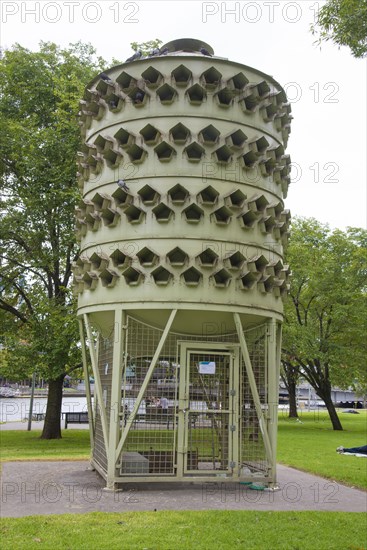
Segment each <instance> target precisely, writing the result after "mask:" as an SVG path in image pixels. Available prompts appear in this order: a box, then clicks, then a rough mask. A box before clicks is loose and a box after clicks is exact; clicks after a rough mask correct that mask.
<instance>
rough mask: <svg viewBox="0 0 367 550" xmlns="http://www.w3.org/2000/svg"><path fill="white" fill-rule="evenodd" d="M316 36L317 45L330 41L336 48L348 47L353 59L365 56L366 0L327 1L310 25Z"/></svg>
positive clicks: (366, 43) (366, 51)
mask: <svg viewBox="0 0 367 550" xmlns="http://www.w3.org/2000/svg"><path fill="white" fill-rule="evenodd" d="M311 31H312V33H313V34H315V35H318V41H317V43H318V44H321V43H322V42H327V41H328V40H332V41H333V42H334V43H335V44H337V45H338V46H348V47H349V48H350V50H351V52H352V54H353V56H354V57H357V58H361V57H365V56H366V55H367V2H366V0H328V1H327V2H326V4H325V5H324V6H322V7H321V8H320V10H319V12H318V14H317V17H316V22H315V24H314V25H311Z"/></svg>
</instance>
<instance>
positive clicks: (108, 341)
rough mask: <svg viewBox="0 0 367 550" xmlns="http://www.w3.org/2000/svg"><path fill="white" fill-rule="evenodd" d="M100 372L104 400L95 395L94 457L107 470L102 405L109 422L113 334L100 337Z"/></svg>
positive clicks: (98, 346) (98, 348)
mask: <svg viewBox="0 0 367 550" xmlns="http://www.w3.org/2000/svg"><path fill="white" fill-rule="evenodd" d="M97 350H98V357H97V360H98V374H99V377H100V380H101V386H102V400H101V403H99V402H98V399H97V396H96V395H95V407H96V421H95V437H94V449H93V458H94V460H95V461H96V462H98V464H99V465H100V466H101V467H102V468H103V470H105V471H107V455H106V449H105V442H104V437H103V430H102V420H101V407H104V408H105V410H106V417H107V422H109V418H110V408H111V381H112V360H113V334H111V335H110V337H109V338H104V337H103V336H101V335H99V337H98V345H97Z"/></svg>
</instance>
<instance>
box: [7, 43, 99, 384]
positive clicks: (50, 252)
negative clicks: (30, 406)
mask: <svg viewBox="0 0 367 550" xmlns="http://www.w3.org/2000/svg"><path fill="white" fill-rule="evenodd" d="M104 65H105V62H104V61H103V60H102V59H101V58H98V57H96V55H95V50H94V49H93V48H92V47H91V46H90V45H89V44H82V43H80V42H79V43H77V44H72V45H70V46H69V47H68V48H65V49H61V48H60V47H58V46H57V45H56V44H53V43H45V42H41V43H40V47H39V51H38V52H32V51H30V50H28V49H26V48H23V47H22V46H20V45H19V44H16V45H15V46H14V47H13V48H12V49H10V50H6V51H4V52H3V56H2V58H1V59H0V86H1V88H0V123H1V126H2V132H1V134H0V178H1V196H2V202H1V205H0V219H1V228H0V276H1V286H0V311H1V319H2V320H4V325H3V326H4V331H3V332H2V336H1V337H2V342H1V343H2V344H3V345H5V346H6V349H7V353H6V361H5V359H4V357H3V358H2V360H1V366H2V368H3V369H4V373H5V374H6V375H8V376H9V377H12V378H20V377H22V376H25V375H29V373H30V372H31V371H33V370H34V368H36V369H37V370H38V372H39V373H40V374H41V375H42V376H43V377H44V378H46V379H48V380H50V379H56V378H57V377H58V376H60V375H62V374H65V373H66V372H68V371H69V370H70V369H71V368H74V367H75V365H76V363H77V362H80V359H79V357H78V354H77V349H76V342H77V339H78V336H77V330H76V328H77V327H76V322H75V318H74V312H75V303H74V300H73V297H72V295H71V293H70V290H69V287H70V283H71V277H72V272H71V267H72V261H73V260H74V259H75V257H76V256H77V250H78V247H77V244H76V241H75V230H74V209H75V205H76V203H77V200H78V198H79V191H78V186H77V181H76V153H77V150H78V148H79V146H80V144H81V137H80V131H79V126H78V122H77V115H78V109H79V100H80V98H81V97H82V96H83V92H84V88H85V86H86V84H87V83H88V82H89V81H90V80H91V78H92V77H94V76H95V74H96V73H97V72H99V71H100V70H101V69H103V67H104ZM9 371H10V372H9Z"/></svg>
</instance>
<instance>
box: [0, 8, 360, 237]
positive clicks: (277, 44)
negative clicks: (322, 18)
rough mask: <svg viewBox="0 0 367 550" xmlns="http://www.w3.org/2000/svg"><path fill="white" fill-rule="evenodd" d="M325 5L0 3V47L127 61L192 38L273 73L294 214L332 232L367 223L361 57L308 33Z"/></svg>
mask: <svg viewBox="0 0 367 550" xmlns="http://www.w3.org/2000/svg"><path fill="white" fill-rule="evenodd" d="M322 5H323V2H315V1H311V2H309V1H307V0H301V1H298V2H291V1H283V0H275V1H264V2H262V1H257V2H254V1H252V2H251V1H249V2H202V1H200V0H191V1H188V0H184V1H183V0H166V1H155V0H145V1H141V0H136V1H133V2H123V1H118V0H102V1H101V0H100V1H96V2H93V1H89V0H75V1H74V0H57V1H51V0H50V1H48V0H39V1H29V0H26V1H17V0H10V1H6V0H3V1H2V3H1V8H0V9H1V46H2V47H5V48H10V47H11V46H12V45H13V44H14V43H16V42H18V43H19V44H21V45H22V46H24V47H27V48H29V49H31V50H37V49H38V44H39V42H40V41H41V40H42V41H53V42H55V43H56V44H59V45H61V46H67V45H68V44H69V43H70V42H76V41H78V40H81V41H83V42H90V43H91V44H93V46H94V47H95V48H96V49H97V53H98V54H99V55H101V56H102V57H104V58H105V59H107V60H110V59H112V57H115V58H118V59H122V60H124V59H126V58H127V57H129V56H130V55H131V53H132V51H131V48H130V43H131V42H133V41H137V42H143V41H147V40H151V39H154V38H159V39H161V40H162V41H163V43H165V42H168V41H170V40H174V39H176V38H197V39H200V40H204V41H205V42H207V43H208V44H210V45H211V46H212V47H213V49H214V52H215V54H216V55H218V56H220V57H225V58H228V59H230V60H232V61H237V62H239V63H243V64H245V65H249V66H251V67H254V68H256V69H259V70H261V71H263V72H265V73H267V74H269V75H272V76H273V77H274V78H275V79H276V80H277V81H278V82H279V83H280V84H281V85H282V86H283V87H284V89H285V90H286V92H287V95H288V98H289V101H290V102H291V104H292V114H293V116H294V120H293V122H292V132H291V136H290V139H289V142H288V148H287V152H288V153H289V154H290V155H291V158H292V166H293V170H292V184H291V186H290V189H289V194H288V198H287V199H286V206H287V208H290V210H291V213H292V216H295V215H299V216H307V217H314V218H316V219H318V220H319V221H321V222H323V223H328V224H329V225H330V226H331V227H332V228H335V227H339V228H341V229H344V228H345V227H347V226H354V227H366V225H367V219H366V210H367V209H366V126H367V125H366V75H367V70H366V69H367V65H366V61H365V60H356V59H354V58H353V57H352V55H351V54H350V53H349V49H348V48H341V49H339V48H338V47H337V46H334V45H332V44H327V45H323V46H322V48H321V49H320V48H319V47H317V46H316V45H315V44H314V41H315V38H314V37H313V36H312V34H311V32H310V30H309V29H310V24H311V23H312V21H313V18H314V15H315V11H316V10H317V8H318V6H322Z"/></svg>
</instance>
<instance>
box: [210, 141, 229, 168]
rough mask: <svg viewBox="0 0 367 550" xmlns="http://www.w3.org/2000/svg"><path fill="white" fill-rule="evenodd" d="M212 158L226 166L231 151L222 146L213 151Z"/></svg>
mask: <svg viewBox="0 0 367 550" xmlns="http://www.w3.org/2000/svg"><path fill="white" fill-rule="evenodd" d="M214 156H215V158H216V160H217V162H221V163H223V164H227V163H228V162H229V161H230V160H231V158H232V151H231V150H230V148H229V147H228V146H227V145H222V147H219V149H216V150H215V151H214Z"/></svg>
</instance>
